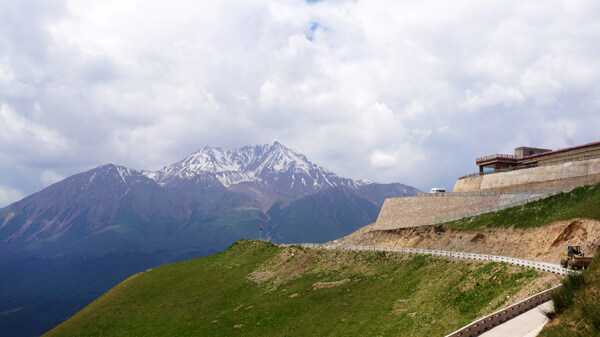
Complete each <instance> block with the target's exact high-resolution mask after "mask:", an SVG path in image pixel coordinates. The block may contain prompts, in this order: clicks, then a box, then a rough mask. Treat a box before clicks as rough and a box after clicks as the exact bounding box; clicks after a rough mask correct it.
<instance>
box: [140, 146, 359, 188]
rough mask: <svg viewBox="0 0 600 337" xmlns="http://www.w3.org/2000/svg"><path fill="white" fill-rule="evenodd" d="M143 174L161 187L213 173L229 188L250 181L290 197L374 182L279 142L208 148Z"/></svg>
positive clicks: (355, 186)
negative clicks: (346, 175) (341, 172)
mask: <svg viewBox="0 0 600 337" xmlns="http://www.w3.org/2000/svg"><path fill="white" fill-rule="evenodd" d="M144 174H145V175H146V176H147V177H149V178H152V179H154V180H156V181H157V182H158V183H159V184H160V185H162V186H168V185H169V184H171V183H172V182H174V181H180V180H191V179H195V178H197V177H198V176H199V175H201V176H206V175H207V174H210V175H212V176H213V177H214V178H215V179H216V180H218V181H219V182H220V183H221V184H222V185H223V186H224V187H227V188H230V189H231V188H232V187H233V186H234V185H238V184H243V183H250V184H251V185H254V187H256V186H260V188H262V189H268V190H271V191H274V192H275V193H277V194H279V195H287V196H300V195H305V194H309V193H313V192H318V191H320V190H323V189H326V188H330V187H336V186H345V187H350V188H358V187H361V186H363V185H367V184H370V183H371V182H369V181H367V180H360V181H354V180H352V179H348V178H344V177H340V176H338V175H337V174H335V173H333V172H331V171H329V170H327V169H325V168H323V167H320V166H318V165H316V164H313V163H312V162H310V161H309V160H308V159H307V158H306V156H304V155H303V154H301V153H298V152H296V151H293V150H291V149H289V148H288V147H286V146H284V145H283V144H281V143H279V142H274V143H273V145H257V146H245V147H242V148H240V149H234V150H230V151H224V150H222V149H221V148H213V147H205V148H203V149H201V150H199V151H197V152H195V153H192V154H191V155H190V156H188V157H187V158H185V159H183V160H182V161H180V162H177V163H175V164H173V165H169V166H166V167H164V168H163V169H162V170H159V171H157V172H144ZM233 189H236V187H233ZM237 189H238V190H239V187H237Z"/></svg>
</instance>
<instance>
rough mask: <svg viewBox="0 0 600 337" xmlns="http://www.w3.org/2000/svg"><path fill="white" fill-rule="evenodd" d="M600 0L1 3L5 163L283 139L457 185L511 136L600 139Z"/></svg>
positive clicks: (335, 166) (125, 157)
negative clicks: (441, 165)
mask: <svg viewBox="0 0 600 337" xmlns="http://www.w3.org/2000/svg"><path fill="white" fill-rule="evenodd" d="M599 6H600V5H599V4H595V3H593V2H573V1H567V0H563V1H553V2H551V3H548V2H546V1H487V2H481V1H475V0H470V1H466V2H462V3H461V4H459V5H457V4H454V3H446V2H443V1H433V0H426V1H420V2H410V3H407V2H401V1H389V0H388V1H363V0H359V1H321V2H317V3H307V2H305V1H300V0H290V1H287V0H285V1H267V0H253V1H237V0H224V1H218V2H214V1H213V2H198V1H191V0H174V1H171V2H168V3H165V2H161V1H156V0H150V1H143V2H142V1H135V0H128V1H116V0H114V1H100V2H99V1H89V0H88V1H82V0H78V1H66V2H50V3H44V4H39V3H36V4H35V6H33V5H31V4H27V3H23V2H4V3H2V4H0V41H1V42H0V43H1V46H2V48H0V50H2V52H0V141H1V142H0V159H2V162H3V163H4V164H0V170H1V169H4V170H11V171H15V170H14V167H16V166H20V167H21V166H23V167H26V168H27V169H28V170H25V171H23V172H28V173H23V175H25V174H27V175H29V174H32V175H33V176H32V177H31V179H26V178H23V179H22V180H24V181H25V180H31V181H39V180H40V179H39V177H40V176H42V175H43V173H44V171H46V170H48V171H52V172H60V173H61V174H64V175H66V174H68V172H71V173H76V172H77V170H80V169H81V168H84V167H87V168H89V167H93V166H95V165H99V164H103V163H106V162H114V163H118V164H123V165H128V166H131V167H134V168H136V169H154V168H158V167H160V166H162V165H165V164H169V163H172V162H174V161H177V160H179V159H181V158H182V157H184V156H185V155H187V154H188V153H190V152H192V151H194V150H196V149H198V148H200V147H203V146H205V145H216V146H222V147H225V148H230V147H236V146H242V145H247V144H258V143H265V142H269V141H272V140H273V139H279V140H280V141H281V142H283V143H284V144H287V145H289V146H292V147H294V148H297V149H298V150H300V151H303V152H305V153H306V154H307V155H308V156H309V158H310V159H312V160H314V161H316V162H317V163H319V164H321V165H323V166H326V167H328V168H330V169H332V170H334V171H336V172H338V173H340V174H343V175H347V176H351V177H354V178H369V179H372V180H379V181H384V182H388V181H402V182H404V183H410V184H414V185H417V186H421V187H423V188H425V187H424V186H428V185H440V186H448V185H451V183H453V180H454V179H455V178H456V177H457V176H459V175H462V174H463V173H468V172H470V170H473V169H474V165H473V163H472V159H473V157H475V156H478V155H484V154H486V153H487V152H495V151H497V147H502V148H504V147H506V146H507V145H506V144H513V143H514V144H513V145H512V146H520V145H524V144H518V143H516V142H520V141H522V140H528V141H530V142H531V144H528V145H531V146H537V145H543V143H545V142H547V140H548V139H550V138H551V139H553V142H555V144H565V143H569V142H575V143H585V142H589V141H594V140H598V139H599V138H600V116H599V115H598V113H597V109H598V106H599V103H598V102H600V98H599V97H600V94H599V93H598V90H597V89H596V88H598V87H600V61H599V60H600V57H598V56H599V55H598V53H599V50H598V48H597V47H596V45H597V41H598V40H599V39H600V36H599V35H600V33H599V32H598V30H597V15H595V13H598V12H599V10H600V7H599ZM24 17H26V18H28V19H27V20H22V19H21V18H24ZM23 27H27V29H23ZM567 114H568V115H569V118H565V115H567ZM517 119H518V120H519V123H515V120H517ZM567 120H568V122H564V123H563V122H555V121H567ZM532 125H534V126H539V127H531V126H532ZM561 125H562V126H564V127H561ZM554 132H558V134H556V133H554ZM499 144H501V145H500V146H499ZM553 144H554V143H553ZM439 163H444V169H440V168H439ZM31 172H34V173H31ZM2 179H3V178H1V177H0V185H2V184H5V185H6V184H7V183H8V181H7V180H4V181H3V180H2ZM4 179H8V178H4ZM436 179H437V180H436ZM47 181H52V179H50V180H47ZM45 183H46V182H41V181H40V182H39V184H40V186H38V187H42V186H41V184H45ZM31 189H33V187H31ZM23 190H25V189H23ZM27 191H30V189H27Z"/></svg>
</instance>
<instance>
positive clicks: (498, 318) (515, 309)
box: [445, 285, 561, 337]
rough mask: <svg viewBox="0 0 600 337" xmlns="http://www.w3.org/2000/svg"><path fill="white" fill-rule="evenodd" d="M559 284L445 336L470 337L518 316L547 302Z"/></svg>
mask: <svg viewBox="0 0 600 337" xmlns="http://www.w3.org/2000/svg"><path fill="white" fill-rule="evenodd" d="M560 287H561V285H557V286H554V287H552V288H550V289H548V290H544V291H542V292H539V293H537V294H535V295H533V296H530V297H528V298H526V299H524V300H522V301H521V302H518V303H515V304H513V305H511V306H509V307H506V308H504V309H501V310H498V311H496V312H494V313H493V314H490V315H487V316H485V317H482V318H479V319H477V320H476V321H473V322H471V323H469V324H468V325H465V326H463V327H462V328H460V329H458V330H456V331H454V332H453V333H451V334H448V335H446V336H445V337H471V336H477V335H479V334H481V333H483V332H485V331H487V330H489V329H491V328H493V327H495V326H497V325H500V324H502V323H504V322H506V321H508V320H509V319H511V318H513V317H516V316H519V315H520V314H522V313H524V312H526V311H529V310H531V309H533V308H535V307H537V306H538V305H540V304H542V303H545V302H548V301H550V299H551V296H552V292H553V291H555V290H556V289H558V288H560Z"/></svg>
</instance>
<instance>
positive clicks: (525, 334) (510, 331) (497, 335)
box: [480, 301, 552, 337]
mask: <svg viewBox="0 0 600 337" xmlns="http://www.w3.org/2000/svg"><path fill="white" fill-rule="evenodd" d="M550 309H552V301H548V302H545V303H542V304H540V305H538V306H537V307H535V308H534V309H531V310H529V311H527V312H526V313H523V314H521V315H519V316H517V317H515V318H513V319H511V320H508V321H506V323H504V324H500V325H498V326H497V327H495V328H493V329H491V330H489V331H487V332H485V333H483V334H481V335H480V336H481V337H534V336H537V335H538V333H540V330H542V328H543V327H544V325H545V324H546V322H547V321H548V318H547V317H546V316H544V314H543V313H542V311H548V310H550Z"/></svg>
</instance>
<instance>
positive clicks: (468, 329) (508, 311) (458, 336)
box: [302, 243, 580, 337]
mask: <svg viewBox="0 0 600 337" xmlns="http://www.w3.org/2000/svg"><path fill="white" fill-rule="evenodd" d="M302 247H308V248H317V249H341V250H366V251H385V252H398V253H407V254H425V255H434V256H441V257H450V258H458V259H468V260H477V261H496V262H505V263H510V264H515V265H518V266H523V267H526V268H534V269H538V270H542V271H546V272H550V273H555V274H559V275H567V274H568V273H579V272H580V271H574V270H568V269H565V268H562V267H560V266H559V265H555V264H551V263H545V262H537V261H529V260H523V259H516V258H513V257H508V256H497V255H489V254H474V253H464V252H452V251H444V250H430V249H419V248H394V247H379V246H357V245H339V244H336V245H327V244H319V243H303V244H302ZM560 286H561V285H558V286H554V287H552V288H550V289H547V290H544V291H542V292H539V293H537V294H535V295H532V296H530V297H528V298H526V299H524V300H522V301H520V302H517V303H515V304H513V305H511V306H508V307H506V308H504V309H501V310H498V311H496V312H494V313H492V314H490V315H487V316H485V317H482V318H479V319H477V320H475V321H473V322H471V323H469V324H467V325H465V326H464V327H462V328H460V329H458V330H456V331H454V332H452V333H450V334H448V335H446V336H445V337H472V336H477V335H479V334H481V333H482V332H484V331H487V330H489V329H490V328H492V327H494V326H496V325H500V324H502V323H504V322H506V321H508V320H509V319H511V318H513V317H516V316H518V315H520V314H522V313H524V312H527V311H529V310H531V309H533V308H535V307H537V306H538V305H540V304H542V303H544V302H547V301H549V300H550V298H551V296H552V292H553V291H555V290H556V289H558V288H559V287H560Z"/></svg>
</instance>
